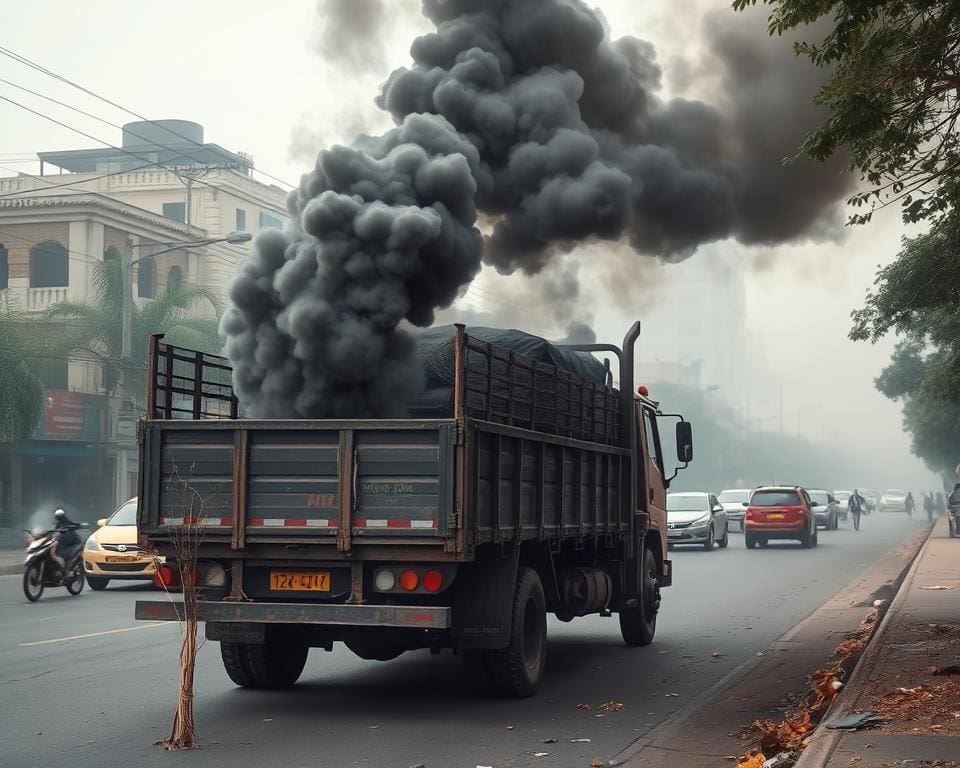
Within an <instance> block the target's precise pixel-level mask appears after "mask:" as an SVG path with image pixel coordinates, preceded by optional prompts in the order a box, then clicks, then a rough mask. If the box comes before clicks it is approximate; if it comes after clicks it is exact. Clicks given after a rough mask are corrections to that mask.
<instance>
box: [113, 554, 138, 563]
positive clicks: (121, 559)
mask: <svg viewBox="0 0 960 768" xmlns="http://www.w3.org/2000/svg"><path fill="white" fill-rule="evenodd" d="M136 559H137V558H136V557H134V556H132V555H107V562H108V563H132V562H133V561H134V560H136Z"/></svg>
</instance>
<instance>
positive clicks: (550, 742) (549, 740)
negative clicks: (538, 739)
mask: <svg viewBox="0 0 960 768" xmlns="http://www.w3.org/2000/svg"><path fill="white" fill-rule="evenodd" d="M543 743H544V744H556V743H557V740H556V739H552V738H551V739H544V740H543Z"/></svg>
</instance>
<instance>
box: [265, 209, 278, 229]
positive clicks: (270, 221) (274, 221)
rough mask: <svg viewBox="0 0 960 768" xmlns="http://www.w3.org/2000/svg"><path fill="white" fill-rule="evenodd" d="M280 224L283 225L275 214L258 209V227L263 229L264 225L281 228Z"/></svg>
mask: <svg viewBox="0 0 960 768" xmlns="http://www.w3.org/2000/svg"><path fill="white" fill-rule="evenodd" d="M282 226H283V225H282V224H281V223H280V219H278V218H277V217H276V216H271V215H270V214H269V213H267V212H266V211H260V229H264V228H265V227H273V228H274V229H281V228H282Z"/></svg>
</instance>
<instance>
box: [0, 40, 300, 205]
mask: <svg viewBox="0 0 960 768" xmlns="http://www.w3.org/2000/svg"><path fill="white" fill-rule="evenodd" d="M0 54H2V55H4V56H7V57H8V58H11V59H13V60H14V61H17V62H19V63H20V64H23V65H24V66H27V67H30V68H32V69H35V70H37V71H38V72H41V73H42V74H44V75H47V76H48V77H52V78H54V79H55V80H59V81H60V82H62V83H65V84H67V85H69V86H71V87H73V88H76V89H78V90H80V91H83V92H84V93H86V94H87V95H89V96H92V97H93V98H95V99H99V100H100V101H102V102H104V103H105V104H109V105H110V106H111V107H114V108H116V109H119V110H121V111H122V112H126V113H127V114H128V115H133V116H134V117H136V118H137V119H138V120H142V121H144V122H147V123H150V124H151V125H153V126H156V127H158V128H161V129H163V130H164V131H166V132H167V133H170V134H173V135H174V136H177V137H178V138H181V139H183V140H184V141H186V142H188V143H190V144H193V145H195V146H197V147H203V148H204V149H206V147H204V146H203V144H200V143H199V142H197V141H194V140H193V139H191V138H190V137H189V136H184V135H183V134H181V133H178V132H177V131H175V130H173V129H171V128H170V127H169V126H167V125H161V124H160V123H158V122H157V121H156V120H151V119H150V118H148V117H144V116H143V115H141V114H138V113H137V112H134V111H133V110H132V109H128V108H127V107H124V106H122V105H120V104H117V103H116V102H115V101H111V100H110V99H108V98H107V97H105V96H102V95H100V94H99V93H96V92H95V91H92V90H90V89H89V88H86V87H85V86H82V85H80V84H79V83H75V82H73V81H72V80H69V79H68V78H66V77H64V76H63V75H60V74H57V73H56V72H54V71H52V70H50V69H47V68H46V67H44V66H43V65H41V64H38V63H36V62H34V61H31V60H30V59H28V58H27V57H26V56H22V55H20V54H19V53H16V52H14V51H11V50H10V49H9V48H4V47H3V46H0ZM95 119H100V118H95ZM138 138H143V137H142V136H141V137H138ZM253 168H254V170H256V171H257V173H260V174H262V175H263V176H266V177H267V178H269V179H273V180H274V181H279V182H280V183H281V184H283V185H285V186H287V187H290V188H291V189H296V186H297V185H296V184H291V183H290V182H289V181H285V180H284V179H281V178H278V177H277V176H273V175H272V174H270V173H267V172H266V171H263V170H261V169H259V168H257V167H256V166H253Z"/></svg>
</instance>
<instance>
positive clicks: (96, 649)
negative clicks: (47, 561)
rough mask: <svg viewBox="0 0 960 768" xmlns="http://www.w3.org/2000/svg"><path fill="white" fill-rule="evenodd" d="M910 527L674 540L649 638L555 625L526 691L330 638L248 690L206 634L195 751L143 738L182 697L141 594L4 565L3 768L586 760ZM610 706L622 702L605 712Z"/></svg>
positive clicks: (164, 724) (596, 624) (165, 724)
mask: <svg viewBox="0 0 960 768" xmlns="http://www.w3.org/2000/svg"><path fill="white" fill-rule="evenodd" d="M920 525H921V523H920V522H919V521H917V522H914V523H910V522H908V521H907V519H906V518H905V517H904V516H903V515H894V514H882V515H881V514H873V515H871V516H869V517H865V518H864V519H863V525H862V527H861V530H860V532H854V531H852V530H851V529H850V527H849V526H845V527H841V530H839V531H821V532H820V546H819V547H818V548H817V549H815V550H804V549H800V548H798V547H797V546H795V545H792V544H783V545H780V546H778V545H771V546H770V548H769V549H766V550H753V551H747V550H746V549H745V548H744V545H743V537H742V535H739V534H732V535H731V537H730V542H731V543H730V547H729V548H728V549H726V550H719V549H718V550H715V551H714V552H712V553H706V552H703V551H700V550H690V551H683V550H680V551H674V552H673V553H672V559H673V561H674V567H675V572H676V575H675V581H674V586H672V587H671V588H670V589H669V590H666V591H665V593H664V605H663V610H662V612H661V614H660V623H659V627H658V631H657V639H656V641H655V643H654V644H653V645H652V646H650V647H648V648H638V649H628V648H626V647H624V645H623V643H622V641H621V638H620V632H619V628H618V625H617V620H616V618H600V617H589V618H584V619H577V620H575V621H574V622H573V623H571V624H563V623H560V622H557V621H553V620H552V621H551V624H550V643H549V650H548V667H547V672H546V678H545V680H544V684H543V687H542V689H541V692H540V694H539V695H538V696H536V697H534V698H532V699H527V700H524V701H502V700H495V699H488V698H479V697H477V696H476V695H475V694H474V693H472V692H471V691H470V690H468V689H467V688H466V687H465V686H464V685H463V681H462V678H461V674H460V662H459V659H458V658H455V657H454V656H453V655H452V654H451V653H450V652H449V651H447V652H445V653H444V654H443V655H442V656H439V657H434V656H431V655H430V654H429V652H427V651H423V652H416V653H407V654H405V655H404V656H401V657H400V658H399V659H397V660H395V661H391V662H373V661H362V660H360V659H358V658H356V657H355V656H353V655H352V654H351V653H350V652H349V651H348V650H346V649H345V648H343V647H342V646H339V645H338V646H337V647H336V648H335V649H334V651H333V652H332V653H325V652H324V651H322V650H313V651H311V656H310V659H309V661H308V662H307V668H306V670H305V671H304V674H303V677H302V678H301V682H300V684H299V685H298V686H297V687H296V688H295V689H294V690H292V691H288V692H282V693H277V692H254V691H245V690H240V689H237V688H235V687H234V686H233V685H232V684H231V683H230V681H229V680H228V679H227V677H226V675H225V674H224V672H223V670H222V667H221V664H220V658H219V647H218V645H217V644H216V643H209V644H206V645H205V646H204V647H203V648H202V649H201V651H200V658H199V663H198V670H197V678H196V717H197V729H198V733H199V734H200V736H201V738H202V739H203V741H204V742H205V744H206V746H205V748H204V749H203V750H202V751H200V752H191V753H184V754H178V755H172V754H168V753H165V752H163V751H162V750H161V749H160V748H159V747H156V746H153V744H154V742H156V741H158V740H159V739H161V738H163V737H164V736H165V735H166V733H167V730H168V728H169V723H170V716H171V713H172V708H173V705H174V703H175V700H176V679H177V654H178V650H179V627H178V626H177V625H175V624H145V623H138V622H135V621H133V619H132V615H133V603H134V601H135V600H137V599H138V598H139V599H142V598H144V597H147V598H150V597H154V596H155V594H154V593H153V591H152V589H151V588H150V587H143V586H137V585H119V586H114V585H111V586H110V588H109V589H108V590H106V591H105V592H98V593H95V592H91V591H89V590H85V591H84V592H83V593H82V594H81V595H80V596H79V597H69V596H68V595H67V594H66V591H65V590H63V589H56V590H49V591H48V592H47V593H45V594H44V596H43V599H42V600H41V601H40V602H39V603H36V604H32V605H31V604H28V603H27V602H26V600H25V599H24V597H23V595H22V593H21V591H20V581H19V577H17V576H3V577H0V734H2V735H3V736H4V737H5V738H3V746H2V748H0V767H6V766H10V768H14V767H15V768H34V767H37V768H39V767H41V766H42V767H43V768H49V767H50V766H53V765H71V766H73V768H94V767H96V768H110V767H111V766H134V765H135V766H138V768H149V767H152V766H168V765H177V766H194V765H196V766H204V768H221V767H222V768H227V766H237V765H241V766H261V765H275V766H277V768H281V767H282V768H297V767H299V766H303V767H304V768H306V767H307V766H309V768H344V767H345V766H354V765H356V766H376V767H377V768H379V767H381V766H383V767H385V768H410V766H414V765H417V764H421V763H422V764H423V765H425V766H426V768H454V767H455V766H466V768H475V766H495V767H496V768H506V767H508V766H509V767H510V768H516V767H519V766H564V768H566V767H567V766H580V765H583V766H589V765H590V762H591V760H592V759H593V758H601V759H608V758H609V757H610V756H612V755H614V754H616V753H617V752H619V751H620V750H621V749H623V748H625V747H626V746H627V745H628V744H630V743H631V742H632V741H634V740H635V739H637V738H638V737H640V736H641V735H642V734H643V733H644V732H646V731H647V730H649V729H650V728H652V727H654V726H655V725H657V724H658V723H660V722H662V721H663V720H665V719H666V718H668V717H669V716H670V714H671V713H672V712H675V711H677V710H679V709H682V708H683V707H684V706H685V705H686V704H687V703H689V702H690V701H691V700H692V699H693V697H694V696H696V695H697V694H698V693H700V692H702V691H703V690H705V689H706V688H708V687H709V686H711V685H712V684H713V683H715V682H717V681H718V680H719V679H720V678H722V677H723V676H724V675H725V674H727V673H728V672H730V671H731V670H733V669H734V668H735V667H737V666H738V665H739V664H741V663H742V662H744V661H745V660H747V659H748V658H749V657H751V656H754V655H755V654H756V653H758V652H759V651H762V650H763V649H764V648H766V647H767V646H768V645H769V644H770V643H771V642H772V641H773V640H775V639H776V638H777V637H779V636H780V635H782V634H783V633H784V632H785V631H786V630H788V629H789V628H790V627H792V626H793V625H794V624H796V623H797V622H798V621H799V620H801V619H802V618H804V616H806V615H807V614H809V613H810V612H811V611H812V610H813V609H815V608H816V607H817V606H819V605H820V604H821V603H823V602H825V601H826V600H827V599H828V598H829V597H830V596H831V595H833V594H834V593H835V592H837V591H838V590H839V589H840V588H841V587H843V586H844V585H845V584H847V582H849V581H850V580H851V579H852V578H853V577H855V576H856V575H857V574H858V573H860V572H862V571H863V570H865V569H866V568H867V567H868V566H869V565H870V563H871V562H873V561H874V560H875V559H876V558H877V556H878V555H879V554H881V553H883V552H885V551H887V550H889V549H891V548H894V547H896V546H898V544H899V543H900V542H901V541H903V540H905V539H906V538H908V536H909V535H910V534H911V533H912V532H914V531H916V529H917V528H918V527H919V526H920ZM714 653H719V654H720V657H719V658H716V657H714V655H713V654H714ZM771 684H772V685H775V684H776V681H771ZM785 693H786V692H785ZM609 701H614V702H619V703H622V704H624V706H625V709H624V711H622V712H611V713H608V714H604V715H602V716H600V713H598V712H597V707H598V706H599V705H601V704H603V703H604V702H609ZM581 704H586V705H590V707H591V708H590V709H589V710H587V709H581V708H579V707H578V705H581ZM740 725H742V724H740V723H731V724H730V727H731V729H734V728H737V727H739V726H740ZM550 739H556V740H557V742H556V743H546V740H550ZM572 739H590V741H589V742H577V743H572V742H571V740H572ZM538 752H546V753H549V754H548V755H546V756H541V757H536V756H535V753H538Z"/></svg>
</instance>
